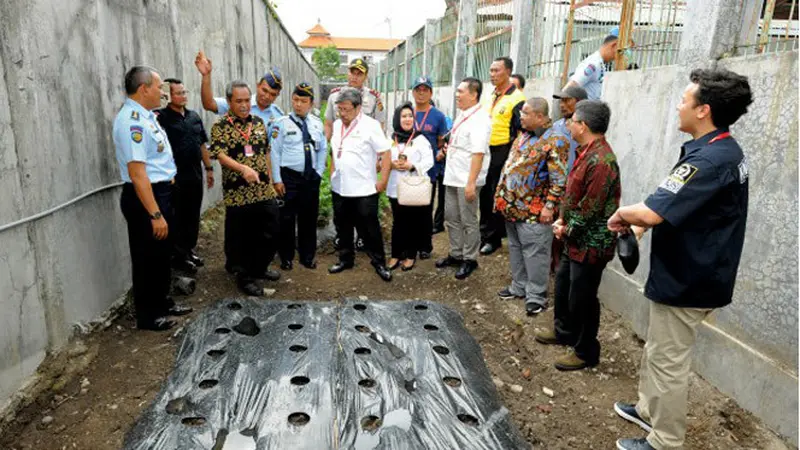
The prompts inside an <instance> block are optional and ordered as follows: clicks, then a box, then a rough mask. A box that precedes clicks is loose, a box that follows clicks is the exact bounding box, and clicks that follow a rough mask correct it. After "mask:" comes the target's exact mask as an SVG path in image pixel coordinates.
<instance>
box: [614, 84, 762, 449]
mask: <svg viewBox="0 0 800 450" xmlns="http://www.w3.org/2000/svg"><path fill="white" fill-rule="evenodd" d="M690 81H691V82H690V83H689V85H688V86H687V87H686V89H685V90H684V93H683V98H682V100H681V103H680V104H679V105H678V117H679V122H680V130H681V131H683V132H685V133H688V134H691V135H692V140H690V141H688V142H686V143H684V144H683V147H682V148H681V157H680V159H679V160H678V162H677V164H676V165H675V167H674V168H673V170H672V173H670V174H669V175H668V176H667V177H666V178H665V179H664V181H663V182H661V184H660V185H659V186H658V188H657V189H656V191H655V193H653V194H652V195H651V196H650V197H648V198H647V200H645V201H644V203H639V204H637V205H632V206H626V207H623V208H620V209H619V210H617V212H616V213H614V215H613V216H612V217H611V218H610V219H609V220H608V228H609V229H610V230H611V231H615V232H619V233H628V232H633V233H635V234H636V235H637V237H641V235H642V233H644V231H646V230H647V229H649V228H653V237H652V252H651V254H650V274H649V276H648V279H647V285H646V286H645V292H644V294H645V296H646V297H647V298H649V299H650V300H652V302H651V303H650V324H649V327H648V331H647V344H645V347H644V352H643V355H642V364H641V368H640V378H639V401H638V402H637V403H636V404H635V405H632V404H627V403H623V402H617V403H616V404H615V405H614V410H615V411H616V412H617V414H619V415H620V416H621V417H622V418H624V419H626V420H628V421H630V422H633V423H635V424H637V425H639V426H640V427H642V428H643V429H644V430H645V431H647V432H648V433H649V434H648V436H647V438H639V439H620V440H618V441H617V448H618V449H619V450H651V449H657V450H665V449H670V450H671V449H680V448H683V442H684V438H685V435H686V398H687V394H688V390H689V373H690V371H691V356H692V347H693V346H694V341H695V334H696V330H697V327H698V325H700V323H701V322H702V321H703V320H704V319H705V318H706V317H707V316H708V315H709V313H711V311H713V310H714V309H715V308H720V307H723V306H726V305H728V304H729V303H730V302H731V299H732V297H733V288H734V283H735V281H736V271H737V269H738V267H739V260H740V258H741V255H742V247H743V245H744V234H745V226H746V222H747V197H748V177H747V172H748V170H747V160H746V158H745V156H744V153H743V152H742V149H741V148H740V147H739V144H737V142H736V140H735V139H734V138H733V137H732V136H731V134H730V132H729V131H728V128H729V127H730V126H731V125H732V124H733V123H734V122H736V121H737V120H738V119H739V117H741V116H742V115H743V114H744V113H746V112H747V107H748V105H750V103H752V101H753V98H752V95H751V92H750V85H749V84H748V82H747V78H746V77H743V76H741V75H737V74H735V73H733V72H730V71H727V70H702V69H698V70H695V71H693V72H692V73H691V75H690Z"/></svg>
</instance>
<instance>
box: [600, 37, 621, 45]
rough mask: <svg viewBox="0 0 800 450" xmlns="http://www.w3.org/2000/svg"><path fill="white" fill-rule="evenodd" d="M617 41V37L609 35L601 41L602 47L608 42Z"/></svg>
mask: <svg viewBox="0 0 800 450" xmlns="http://www.w3.org/2000/svg"><path fill="white" fill-rule="evenodd" d="M618 39H619V38H618V37H617V36H614V35H613V34H609V35H608V36H606V38H605V39H603V45H606V44H608V43H609V42H614V41H616V40H618Z"/></svg>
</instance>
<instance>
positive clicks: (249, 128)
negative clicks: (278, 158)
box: [228, 116, 253, 145]
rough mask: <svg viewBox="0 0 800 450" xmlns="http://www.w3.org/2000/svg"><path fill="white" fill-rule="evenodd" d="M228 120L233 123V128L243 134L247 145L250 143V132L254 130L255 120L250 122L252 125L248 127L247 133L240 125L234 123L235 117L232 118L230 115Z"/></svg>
mask: <svg viewBox="0 0 800 450" xmlns="http://www.w3.org/2000/svg"><path fill="white" fill-rule="evenodd" d="M228 122H230V123H231V125H233V128H234V129H236V131H238V132H239V134H241V135H242V137H243V138H244V143H245V145H246V144H249V143H250V133H251V132H252V131H253V122H250V126H248V127H247V133H246V134H245V133H244V132H243V131H242V130H240V129H239V127H237V126H236V124H235V123H233V119H232V118H231V116H228Z"/></svg>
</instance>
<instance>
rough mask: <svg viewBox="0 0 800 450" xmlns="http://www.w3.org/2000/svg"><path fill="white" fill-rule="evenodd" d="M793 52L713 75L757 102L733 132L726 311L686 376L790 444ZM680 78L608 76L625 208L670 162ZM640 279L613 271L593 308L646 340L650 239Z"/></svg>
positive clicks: (710, 327) (676, 141)
mask: <svg viewBox="0 0 800 450" xmlns="http://www.w3.org/2000/svg"><path fill="white" fill-rule="evenodd" d="M797 56H798V54H797V52H788V53H782V54H778V55H774V54H773V55H764V56H752V57H742V58H731V59H725V60H722V61H720V62H719V63H718V66H719V67H724V68H727V69H730V70H733V71H735V72H737V73H740V74H742V75H746V76H747V77H749V79H750V86H751V88H752V90H753V93H754V97H755V102H754V103H753V105H751V107H750V110H749V112H748V113H747V114H746V115H745V116H743V117H742V118H741V119H740V120H739V122H738V123H737V124H736V125H734V126H733V127H732V128H731V132H732V133H733V135H734V137H736V139H737V140H738V141H739V143H740V144H741V146H742V148H743V149H744V152H745V154H746V155H747V159H748V164H749V168H750V203H749V216H748V222H747V234H746V238H745V245H744V251H743V254H742V261H741V265H740V267H739V273H738V277H737V280H736V291H735V293H734V299H733V303H732V304H731V305H730V306H728V307H726V308H722V309H719V310H717V311H715V313H714V314H713V315H712V316H711V318H710V319H708V320H707V321H706V322H705V323H704V325H703V326H702V327H701V329H700V332H699V336H698V345H697V348H696V350H695V361H694V363H695V364H694V369H695V370H696V371H697V372H698V373H699V374H701V375H702V376H704V377H705V378H706V379H708V380H709V381H711V382H712V383H713V384H714V385H715V386H717V387H718V388H719V389H720V390H721V391H723V392H724V393H726V394H728V395H731V396H732V397H734V398H735V399H736V400H737V401H738V402H739V403H740V404H741V405H742V406H743V407H745V408H747V409H750V410H751V411H754V412H756V413H757V414H758V415H759V416H761V417H763V418H764V420H765V421H766V422H767V423H768V424H769V425H770V426H772V427H773V428H774V429H775V430H776V431H778V432H780V433H782V434H784V435H787V436H789V437H790V438H791V439H792V441H793V442H795V443H796V442H797V421H796V419H797V413H798V409H797V394H798V389H797V362H798V361H797V344H798V342H797V341H798V335H797V326H798V316H797V309H798V301H797V286H798V279H797V274H798V255H797V244H798V242H797V238H798V235H797V229H798V216H797V206H798V194H797V193H798V173H797V170H798V160H797V148H798V119H797V117H798V98H797V90H798V79H797V71H798V66H797ZM688 75H689V69H687V68H683V67H681V66H668V67H660V68H655V69H650V70H642V71H628V72H611V73H607V74H606V78H605V81H604V83H603V99H604V100H605V101H607V102H608V103H609V105H610V106H611V110H612V118H611V126H610V129H609V131H608V137H609V142H610V143H611V145H612V147H613V148H614V152H615V153H616V154H617V157H618V158H619V162H620V170H621V173H622V187H623V189H622V203H623V204H632V203H636V202H640V201H642V200H644V199H645V198H646V197H647V195H648V194H649V193H651V192H652V191H654V190H655V188H656V186H658V184H659V183H660V182H661V180H662V179H663V178H664V177H665V176H666V175H667V174H668V173H669V171H670V169H671V168H672V166H673V164H674V163H675V162H676V161H677V159H678V156H679V152H680V146H681V143H682V142H684V141H686V140H689V139H691V137H689V136H688V135H686V134H683V133H681V132H680V131H678V124H677V113H676V109H675V108H676V106H677V104H678V102H679V100H680V96H681V94H682V92H683V89H684V88H685V87H686V85H687V84H688ZM641 251H642V254H643V255H645V257H644V259H643V260H642V262H641V263H640V266H639V268H638V269H637V271H636V272H635V273H634V274H633V275H632V276H629V275H627V274H626V273H625V272H624V271H623V270H622V268H621V266H620V265H619V262H618V261H616V260H615V261H614V262H613V263H612V264H611V266H610V267H609V269H608V270H606V273H605V276H604V279H603V285H602V287H601V298H602V299H603V301H604V303H606V305H607V306H610V307H611V308H612V309H614V310H616V311H617V312H619V313H621V314H623V315H624V316H626V317H627V318H629V319H630V320H631V321H632V322H633V325H634V329H635V330H636V331H637V332H638V333H639V334H641V335H642V336H645V335H646V330H647V315H648V311H649V310H648V307H649V301H648V300H647V299H645V298H644V296H643V295H642V294H641V288H642V286H643V285H644V283H645V281H646V279H647V274H648V271H649V260H648V258H647V256H646V255H649V253H650V238H649V234H648V235H646V237H645V238H644V239H643V241H642V248H641Z"/></svg>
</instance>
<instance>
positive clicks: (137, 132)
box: [131, 125, 144, 144]
mask: <svg viewBox="0 0 800 450" xmlns="http://www.w3.org/2000/svg"><path fill="white" fill-rule="evenodd" d="M143 132H144V129H142V127H140V126H138V125H131V140H132V141H133V142H135V143H137V144H138V143H140V142H142V133H143Z"/></svg>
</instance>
